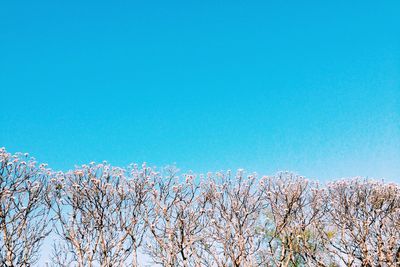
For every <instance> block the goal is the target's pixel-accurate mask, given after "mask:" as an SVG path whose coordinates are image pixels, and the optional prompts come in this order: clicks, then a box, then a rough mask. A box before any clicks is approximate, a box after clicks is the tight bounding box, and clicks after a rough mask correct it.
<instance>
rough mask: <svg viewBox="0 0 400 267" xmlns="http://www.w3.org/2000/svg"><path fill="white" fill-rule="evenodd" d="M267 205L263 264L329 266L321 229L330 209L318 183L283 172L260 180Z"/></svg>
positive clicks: (329, 260)
mask: <svg viewBox="0 0 400 267" xmlns="http://www.w3.org/2000/svg"><path fill="white" fill-rule="evenodd" d="M260 187H261V188H262V190H263V195H264V199H265V201H266V204H267V205H266V206H265V207H266V208H265V214H264V215H265V219H266V220H265V228H264V238H265V239H264V242H265V244H264V249H263V253H262V256H261V257H262V258H263V262H264V264H265V265H267V266H271V265H272V266H285V267H286V266H302V265H310V266H312V265H317V266H328V264H329V263H330V262H331V260H332V259H329V257H327V255H326V254H325V253H324V251H322V242H323V241H322V240H321V238H320V237H319V231H318V229H319V228H320V227H321V225H323V224H322V223H323V220H324V216H325V215H326V211H327V207H326V205H324V204H325V203H324V202H323V199H324V194H323V191H321V190H319V188H318V185H317V184H316V183H312V182H309V181H308V180H307V179H305V178H303V177H301V176H297V175H295V174H293V173H289V172H282V173H279V174H278V175H277V176H275V177H264V178H263V179H261V180H260Z"/></svg>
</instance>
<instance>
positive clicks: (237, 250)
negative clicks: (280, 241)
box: [204, 170, 263, 267]
mask: <svg viewBox="0 0 400 267" xmlns="http://www.w3.org/2000/svg"><path fill="white" fill-rule="evenodd" d="M256 181H257V176H256V174H250V175H246V174H245V172H244V171H243V170H239V171H238V172H237V173H236V175H234V176H233V177H232V174H231V172H230V171H228V172H227V173H222V172H219V173H216V175H215V176H212V175H211V174H209V177H208V181H207V187H206V190H207V192H208V194H210V195H211V197H212V198H211V201H210V203H211V204H210V207H209V209H208V210H207V218H208V221H209V222H210V225H209V226H208V227H207V229H206V230H207V231H206V236H207V238H208V244H205V246H204V249H205V251H206V252H207V253H208V254H209V255H211V259H212V261H211V262H210V263H209V264H207V266H211V265H213V266H221V267H222V266H235V267H239V266H255V265H257V257H256V256H257V253H258V251H259V249H260V245H261V239H260V235H259V233H258V232H257V228H258V227H259V226H260V213H261V210H262V206H263V202H262V195H261V193H260V191H259V190H257V183H256Z"/></svg>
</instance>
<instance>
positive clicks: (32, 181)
mask: <svg viewBox="0 0 400 267" xmlns="http://www.w3.org/2000/svg"><path fill="white" fill-rule="evenodd" d="M0 201H1V202H0V264H1V265H2V266H32V265H33V264H35V263H36V262H37V260H38V258H39V257H40V250H39V248H40V245H41V244H42V243H43V240H44V239H45V238H46V237H47V236H48V235H49V233H50V231H53V233H54V235H55V236H57V237H58V238H56V240H55V241H54V245H53V253H52V255H51V261H52V263H51V264H52V265H53V266H79V267H83V266H140V265H142V266H143V259H141V258H142V255H147V256H146V257H147V258H150V259H151V260H152V262H153V263H154V264H158V265H161V266H185V267H189V266H194V267H200V266H218V267H223V266H371V267H372V266H400V186H399V185H398V184H388V183H384V182H377V181H373V180H365V179H361V178H353V179H346V180H340V181H336V182H332V183H329V184H326V185H324V186H320V185H318V183H317V182H313V181H308V180H307V179H305V178H303V177H301V176H298V175H295V174H292V173H289V172H283V173H278V174H277V175H275V176H271V177H266V176H264V177H259V176H257V174H255V173H245V172H244V171H243V170H239V171H237V172H235V173H232V172H230V171H227V172H217V173H207V174H206V175H198V176H197V175H195V174H193V173H187V174H182V173H180V172H179V170H178V169H176V168H175V167H167V168H164V169H162V170H160V171H158V170H156V169H153V168H150V167H148V166H146V164H143V165H141V166H138V165H130V166H128V167H127V168H118V167H113V166H111V165H110V164H108V163H107V162H103V163H101V164H95V163H90V164H88V165H83V166H80V167H77V168H76V169H75V170H72V171H69V172H53V171H51V170H49V169H47V167H46V165H43V164H41V165H38V164H36V162H35V160H34V159H32V158H29V156H28V155H26V154H25V155H22V154H15V155H10V154H9V153H7V152H6V151H5V149H0ZM50 241H51V240H49V241H46V242H50Z"/></svg>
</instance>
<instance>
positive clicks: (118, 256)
mask: <svg viewBox="0 0 400 267" xmlns="http://www.w3.org/2000/svg"><path fill="white" fill-rule="evenodd" d="M52 188H53V192H54V195H55V199H56V201H55V203H54V204H53V205H52V207H53V211H54V212H55V215H56V219H57V224H56V225H55V231H56V233H57V234H58V235H59V237H60V239H61V241H60V244H55V252H56V253H55V254H56V255H57V256H58V257H55V258H54V264H55V265H57V266H71V265H77V266H79V267H83V266H96V265H100V266H121V265H124V264H125V262H126V260H127V259H128V258H129V256H130V255H131V250H132V246H131V245H130V244H129V233H128V232H127V231H125V228H126V227H127V220H121V218H123V216H124V215H126V213H125V212H126V211H125V210H123V208H124V207H126V205H125V204H124V201H125V200H126V199H127V197H126V196H127V194H126V190H129V189H128V186H127V184H126V181H125V177H124V170H123V169H121V168H116V167H112V166H110V165H109V164H107V163H103V164H98V165H96V164H94V163H91V164H90V165H83V166H82V167H81V168H77V169H76V170H74V171H70V172H67V173H59V174H58V175H57V176H56V177H55V178H53V180H52ZM61 260H63V261H61Z"/></svg>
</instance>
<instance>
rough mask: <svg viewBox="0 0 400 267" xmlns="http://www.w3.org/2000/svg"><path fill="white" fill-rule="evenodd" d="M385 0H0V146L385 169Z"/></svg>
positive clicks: (398, 141) (132, 157) (399, 137)
mask: <svg viewBox="0 0 400 267" xmlns="http://www.w3.org/2000/svg"><path fill="white" fill-rule="evenodd" d="M399 14H400V2H399V1H235V0H231V1H152V0H149V1H140V2H139V1H83V0H80V1H54V0H52V1H41V0H37V1H1V2H0V103H1V107H0V108H1V111H0V127H1V128H0V146H5V147H6V148H7V149H8V150H9V151H10V152H17V151H22V152H30V153H31V155H33V156H35V157H36V158H37V159H38V160H39V161H44V162H48V163H49V164H50V166H52V167H53V168H55V169H63V170H66V169H69V168H73V166H74V165H75V164H83V163H87V162H90V161H92V160H94V161H101V160H104V159H106V160H108V161H110V162H111V163H112V164H115V165H120V166H123V165H126V164H128V163H129V162H142V161H147V162H149V163H150V164H151V165H158V166H163V165H165V164H168V163H176V164H177V165H178V166H179V167H181V168H183V169H193V170H194V171H207V170H211V171H214V170H220V169H228V168H232V169H236V168H238V167H243V168H246V169H248V170H255V171H258V172H260V173H262V174H273V173H275V172H276V171H278V170H292V171H296V172H298V173H300V174H302V175H306V176H309V177H311V178H319V179H323V180H326V179H333V178H341V177H344V176H355V175H361V176H368V177H376V178H381V177H384V178H387V179H389V180H392V181H400V16H399Z"/></svg>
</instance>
